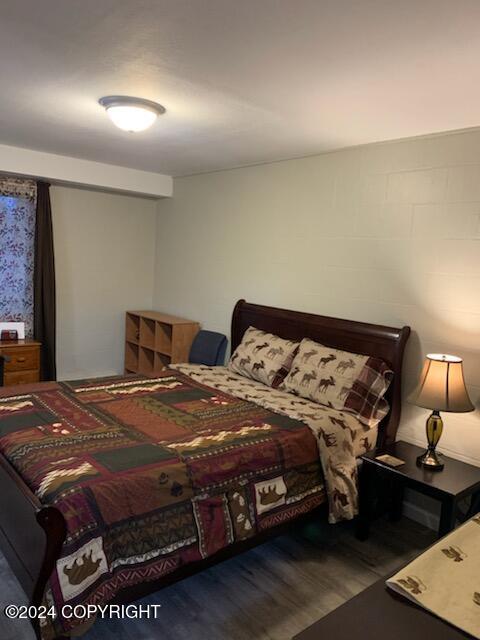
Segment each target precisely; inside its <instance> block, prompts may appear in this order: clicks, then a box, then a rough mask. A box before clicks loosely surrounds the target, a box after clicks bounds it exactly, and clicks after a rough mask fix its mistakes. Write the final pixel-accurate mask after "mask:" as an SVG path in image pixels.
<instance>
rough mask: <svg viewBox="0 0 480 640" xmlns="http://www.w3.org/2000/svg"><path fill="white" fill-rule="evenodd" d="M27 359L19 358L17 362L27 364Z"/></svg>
mask: <svg viewBox="0 0 480 640" xmlns="http://www.w3.org/2000/svg"><path fill="white" fill-rule="evenodd" d="M25 360H26V358H23V357H22V358H17V362H25Z"/></svg>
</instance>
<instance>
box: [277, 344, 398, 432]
mask: <svg viewBox="0 0 480 640" xmlns="http://www.w3.org/2000/svg"><path fill="white" fill-rule="evenodd" d="M392 378H393V371H391V369H389V367H388V366H387V365H386V364H385V362H383V361H382V360H380V359H379V358H370V357H369V356H362V355H359V354H357V353H350V352H349V351H339V350H338V349H332V348H330V347H325V346H324V345H322V344H319V343H318V342H313V340H309V339H308V338H304V339H303V340H302V342H301V343H300V347H299V348H298V352H297V354H296V356H295V358H294V360H293V362H292V366H291V369H290V372H289V374H288V375H287V377H286V378H285V380H284V381H283V383H282V384H281V386H280V389H282V390H284V391H289V392H291V393H294V394H296V395H299V396H302V397H303V398H308V399H309V400H313V401H314V402H318V403H319V404H323V405H326V406H327V407H330V408H331V409H338V410H340V411H349V412H350V413H354V414H355V415H356V416H357V417H358V419H359V420H360V421H361V422H363V424H365V425H367V426H369V427H373V426H375V425H376V424H378V423H379V422H380V420H381V419H382V418H383V417H384V416H386V415H387V413H388V410H389V405H388V402H387V401H386V400H385V397H384V396H385V393H386V391H387V389H388V387H389V385H390V382H391V381H392Z"/></svg>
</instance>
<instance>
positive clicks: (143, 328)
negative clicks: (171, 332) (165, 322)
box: [140, 318, 155, 349]
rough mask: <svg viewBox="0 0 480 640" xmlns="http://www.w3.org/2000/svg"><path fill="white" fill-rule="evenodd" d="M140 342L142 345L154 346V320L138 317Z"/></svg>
mask: <svg viewBox="0 0 480 640" xmlns="http://www.w3.org/2000/svg"><path fill="white" fill-rule="evenodd" d="M140 344H141V346H142V347H149V348H150V349H154V348H155V320H150V319H149V318H140Z"/></svg>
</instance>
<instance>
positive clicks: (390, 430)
mask: <svg viewBox="0 0 480 640" xmlns="http://www.w3.org/2000/svg"><path fill="white" fill-rule="evenodd" d="M250 326H253V327H256V328H257V329H261V330H263V331H268V332H269V333H274V334H276V335H278V336H280V337H282V338H285V339H287V340H295V341H300V340H302V338H310V339H311V340H315V341H316V342H320V343H322V344H324V345H326V346H328V347H334V348H337V349H344V350H345V351H352V352H353V353H361V354H363V355H366V356H375V357H377V358H381V359H382V360H384V361H385V362H386V363H387V364H388V365H389V366H390V367H391V368H392V370H393V372H394V374H395V375H394V378H393V382H392V384H391V385H390V388H389V390H388V392H387V400H388V402H389V403H390V412H389V413H388V415H387V416H386V417H385V418H384V419H383V420H382V422H381V423H380V425H379V432H378V440H377V443H378V446H379V447H380V448H382V447H384V446H385V445H386V444H389V443H390V442H394V441H395V436H396V433H397V429H398V423H399V421H400V413H401V386H402V362H403V352H404V349H405V344H406V342H407V340H408V336H409V335H410V327H402V328H401V329H396V328H394V327H385V326H382V325H377V324H369V323H366V322H355V321H354V320H341V319H339V318H329V317H328V316H317V315H315V314H313V313H303V312H301V311H287V310H286V309H276V308H274V307H264V306H262V305H259V304H250V303H249V302H246V301H245V300H239V301H238V302H237V304H236V305H235V309H234V310H233V316H232V352H233V351H234V349H236V348H237V346H238V345H239V344H240V342H241V340H242V336H243V334H244V333H245V331H246V330H247V329H248V327H250Z"/></svg>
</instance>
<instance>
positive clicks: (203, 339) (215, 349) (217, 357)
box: [188, 330, 228, 367]
mask: <svg viewBox="0 0 480 640" xmlns="http://www.w3.org/2000/svg"><path fill="white" fill-rule="evenodd" d="M227 342H228V341H227V336H224V335H223V333H217V332H216V331H203V330H202V331H199V332H198V333H197V335H196V336H195V339H194V341H193V343H192V347H191V349H190V355H189V357H188V361H189V362H190V363H192V364H204V365H207V366H209V367H213V366H217V365H222V364H225V352H226V350H227Z"/></svg>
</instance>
